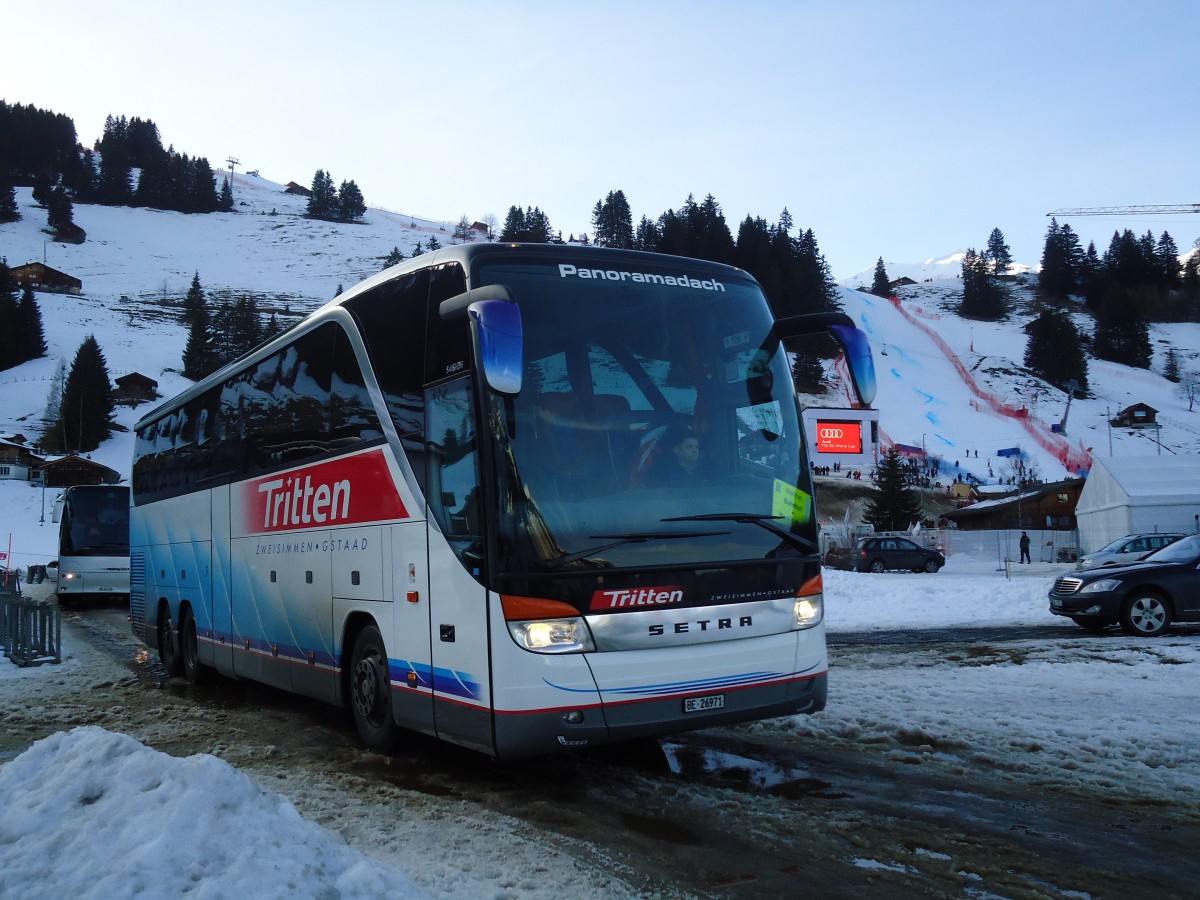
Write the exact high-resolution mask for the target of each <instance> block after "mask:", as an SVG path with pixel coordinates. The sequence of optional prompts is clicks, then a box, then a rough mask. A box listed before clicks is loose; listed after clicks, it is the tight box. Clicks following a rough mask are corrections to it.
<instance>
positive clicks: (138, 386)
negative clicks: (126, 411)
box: [113, 372, 161, 406]
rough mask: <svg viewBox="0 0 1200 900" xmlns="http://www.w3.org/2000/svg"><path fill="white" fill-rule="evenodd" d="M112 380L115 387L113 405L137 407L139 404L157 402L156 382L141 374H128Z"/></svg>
mask: <svg viewBox="0 0 1200 900" xmlns="http://www.w3.org/2000/svg"><path fill="white" fill-rule="evenodd" d="M114 380H115V381H116V385H117V389H116V391H115V392H114V394H113V402H114V403H120V404H122V405H124V406H137V405H138V404H139V403H145V402H147V401H149V400H157V399H158V398H159V397H160V396H161V394H159V393H158V382H157V381H155V380H154V379H153V378H149V377H147V376H145V375H143V374H142V373H141V372H130V373H129V374H128V375H122V376H121V377H120V378H117V379H114Z"/></svg>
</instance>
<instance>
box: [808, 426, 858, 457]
mask: <svg viewBox="0 0 1200 900" xmlns="http://www.w3.org/2000/svg"><path fill="white" fill-rule="evenodd" d="M817 452H818V453H862V423H861V422H821V421H818V422H817Z"/></svg>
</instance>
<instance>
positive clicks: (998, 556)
mask: <svg viewBox="0 0 1200 900" xmlns="http://www.w3.org/2000/svg"><path fill="white" fill-rule="evenodd" d="M873 533H874V532H872V531H871V526H869V525H866V526H862V525H857V526H851V527H850V528H849V529H847V528H845V527H837V528H830V529H824V530H822V533H821V553H822V556H824V554H825V553H826V552H827V551H828V550H829V548H830V546H842V547H847V546H850V545H852V544H853V543H854V542H855V541H856V540H857V539H858V538H860V537H867V536H868V535H870V534H873ZM880 533H881V534H882V533H885V532H880ZM886 533H887V534H899V535H902V536H904V537H906V538H909V539H911V540H913V541H916V542H917V543H918V544H920V545H921V546H923V547H930V548H933V549H936V550H941V551H942V552H943V553H944V554H946V556H947V557H953V556H955V555H957V554H969V555H971V556H976V557H984V558H989V559H994V560H995V561H996V565H997V566H998V567H1003V565H1004V563H1005V562H1006V561H1008V562H1014V563H1016V562H1019V560H1020V559H1021V529H1019V528H1016V529H1004V530H988V531H961V530H959V529H957V528H924V529H922V530H920V531H918V532H917V533H916V534H912V533H911V532H906V531H897V532H886ZM1025 533H1026V534H1028V535H1029V556H1030V561H1031V562H1051V563H1074V562H1075V561H1076V560H1077V559H1078V558H1079V536H1078V534H1077V533H1076V532H1074V531H1052V530H1049V529H1046V530H1041V529H1035V528H1027V529H1025Z"/></svg>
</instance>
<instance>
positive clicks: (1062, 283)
mask: <svg viewBox="0 0 1200 900" xmlns="http://www.w3.org/2000/svg"><path fill="white" fill-rule="evenodd" d="M1073 238H1074V242H1073V243H1072V239H1073ZM1072 248H1074V250H1078V248H1079V239H1078V238H1075V237H1074V232H1072V231H1071V226H1070V225H1063V226H1061V227H1060V226H1059V224H1058V222H1057V221H1056V220H1055V219H1051V220H1050V227H1049V229H1048V230H1047V232H1046V243H1045V245H1044V246H1043V248H1042V268H1041V271H1040V272H1039V273H1038V286H1039V287H1040V288H1041V290H1042V293H1043V294H1044V295H1045V296H1046V298H1047V299H1048V300H1050V301H1051V302H1054V303H1063V302H1066V300H1067V299H1068V298H1069V297H1070V296H1071V294H1073V293H1075V292H1076V291H1078V290H1079V271H1078V265H1079V263H1080V262H1081V261H1082V254H1079V256H1078V257H1076V256H1075V254H1074V253H1073V249H1072Z"/></svg>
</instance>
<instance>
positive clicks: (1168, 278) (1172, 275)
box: [1154, 231, 1180, 289]
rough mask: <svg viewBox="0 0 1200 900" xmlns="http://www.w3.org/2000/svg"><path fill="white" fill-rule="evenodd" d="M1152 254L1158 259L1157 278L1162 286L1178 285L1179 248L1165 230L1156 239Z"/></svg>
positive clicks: (1168, 287) (1171, 286)
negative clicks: (1156, 242)
mask: <svg viewBox="0 0 1200 900" xmlns="http://www.w3.org/2000/svg"><path fill="white" fill-rule="evenodd" d="M1154 256H1155V259H1156V260H1157V261H1158V268H1159V279H1160V283H1161V284H1162V286H1163V287H1164V288H1167V289H1170V288H1174V287H1178V286H1179V274H1180V265H1179V248H1178V247H1177V246H1175V240H1174V239H1173V238H1172V237H1171V235H1170V234H1168V233H1167V232H1165V231H1164V232H1163V233H1162V237H1160V238H1159V239H1158V244H1157V245H1155V248H1154Z"/></svg>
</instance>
